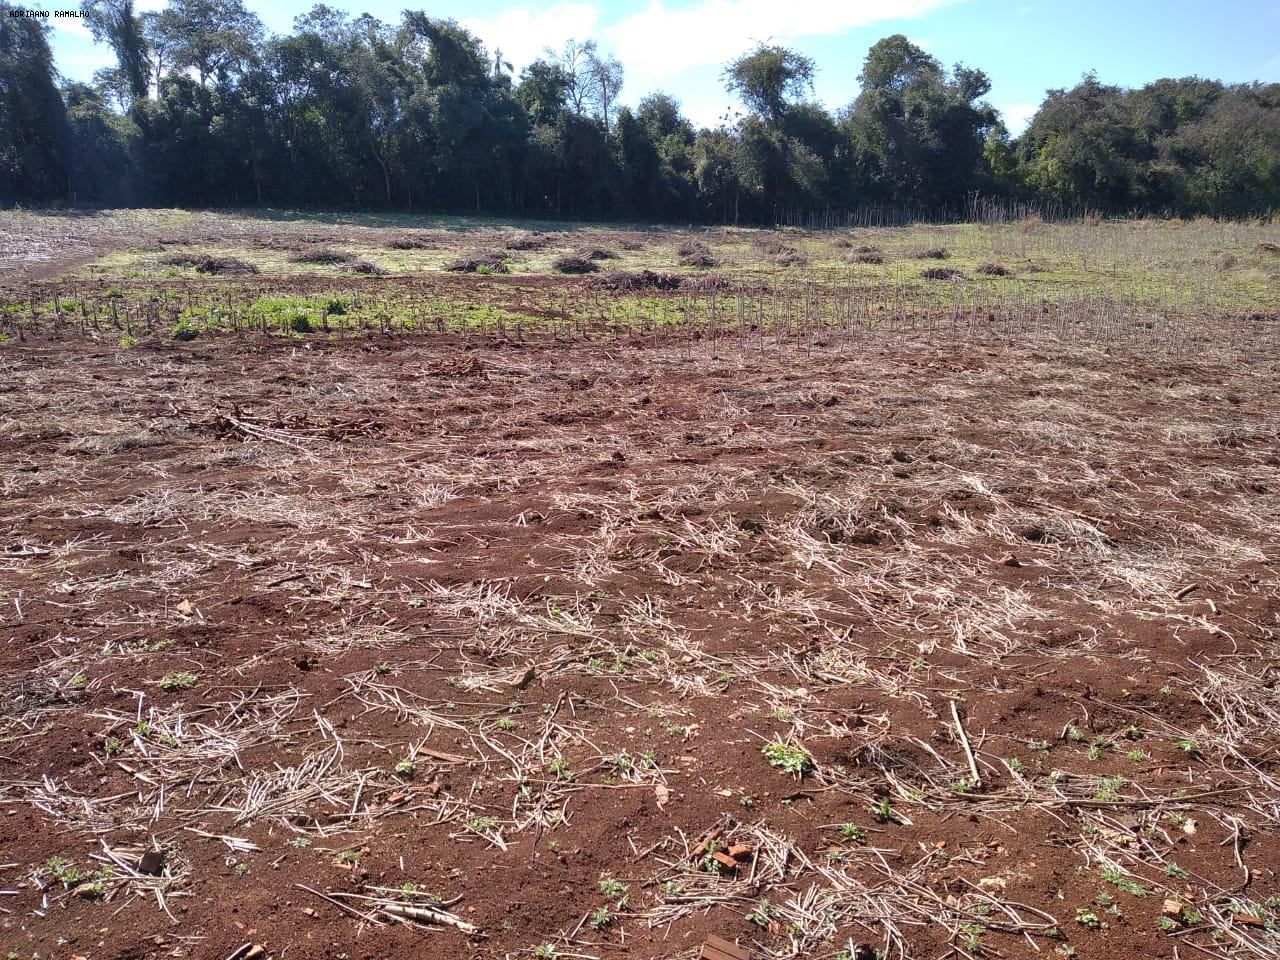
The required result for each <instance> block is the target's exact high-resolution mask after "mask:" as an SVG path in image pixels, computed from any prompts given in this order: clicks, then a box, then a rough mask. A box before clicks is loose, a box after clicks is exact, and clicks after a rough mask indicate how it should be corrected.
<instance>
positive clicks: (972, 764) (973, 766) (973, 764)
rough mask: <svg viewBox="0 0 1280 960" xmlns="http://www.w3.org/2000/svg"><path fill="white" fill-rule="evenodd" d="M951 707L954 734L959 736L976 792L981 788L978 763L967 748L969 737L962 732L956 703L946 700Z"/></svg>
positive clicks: (970, 749)
mask: <svg viewBox="0 0 1280 960" xmlns="http://www.w3.org/2000/svg"><path fill="white" fill-rule="evenodd" d="M947 703H949V704H950V705H951V721H952V722H953V723H954V724H955V725H956V733H957V734H959V735H960V746H962V747H964V756H965V759H966V760H968V761H969V774H970V776H971V777H972V779H973V786H974V789H975V790H976V789H977V788H978V787H981V786H982V776H981V774H979V773H978V761H977V759H976V758H975V757H974V755H973V747H971V746H969V737H968V735H967V734H966V733H965V732H964V724H963V723H961V722H960V713H959V711H958V710H956V702H955V701H954V700H948V701H947Z"/></svg>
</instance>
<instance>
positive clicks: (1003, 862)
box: [0, 336, 1280, 960]
mask: <svg viewBox="0 0 1280 960" xmlns="http://www.w3.org/2000/svg"><path fill="white" fill-rule="evenodd" d="M715 353H718V354H719V355H718V356H717V355H714V354H715ZM1276 374H1277V365H1276V363H1275V362H1274V361H1273V360H1272V361H1268V360H1266V359H1262V358H1249V357H1242V356H1224V357H1215V356H1203V357H1197V358H1195V359H1190V360H1178V361H1169V360H1163V359H1162V360H1160V361H1158V362H1157V361H1154V360H1144V359H1142V358H1135V357H1132V356H1119V355H1115V356H1112V355H1108V354H1104V353H1101V352H1091V351H1084V350H1081V351H1076V352H1067V351H1065V350H1062V349H1059V348H1053V349H1048V348H1046V349H1045V350H1043V351H1036V350H1030V349H1005V350H1002V351H999V352H997V351H994V350H981V349H976V348H975V349H968V348H959V349H957V348H956V347H954V346H951V345H948V346H947V347H945V348H942V347H934V346H930V345H929V344H927V343H915V344H901V345H896V346H892V347H888V346H884V347H877V348H872V347H868V346H866V345H865V344H858V345H857V347H856V350H855V349H853V348H851V347H850V346H849V345H843V346H842V344H841V343H840V342H839V341H838V340H837V341H836V342H835V343H829V344H827V345H826V346H825V347H818V348H815V349H812V350H810V351H802V350H798V349H794V348H792V347H789V346H782V347H779V346H772V347H769V348H768V349H767V350H766V349H760V350H757V349H755V348H753V349H751V350H750V351H746V352H741V351H738V350H735V349H731V348H720V349H718V350H717V351H714V352H713V350H712V349H711V348H710V347H709V346H707V345H705V344H701V345H700V344H689V343H684V344H676V345H666V346H663V345H659V346H653V345H651V344H647V343H646V344H627V343H610V344H607V345H600V344H586V343H575V344H566V343H558V344H552V343H542V344H537V343H531V344H525V345H513V344H505V345H499V344H494V345H482V344H478V343H477V342H472V343H470V344H466V345H465V346H464V345H463V344H462V343H460V342H457V341H454V340H451V339H449V338H447V337H443V336H439V337H437V336H416V337H405V338H385V339H384V338H379V337H376V336H374V337H367V338H363V339H359V340H348V341H333V342H324V341H319V340H316V341H280V340H272V339H268V338H261V339H252V338H246V339H241V338H232V337H226V338H215V339H208V340H205V339H202V340H199V341H196V342H194V343H189V344H174V345H171V346H151V345H144V346H142V347H139V348H137V349H133V350H120V349H115V348H114V347H112V348H106V349H104V348H102V347H100V346H95V345H92V344H88V343H84V342H81V341H79V340H76V339H71V340H68V341H64V342H52V341H48V340H42V339H40V338H38V337H33V338H32V339H29V340H27V341H25V342H23V343H18V342H15V341H10V342H8V343H5V344H4V345H3V346H2V347H0V424H3V433H2V434H0V484H3V487H2V488H0V493H2V494H3V496H2V497H0V639H2V640H3V641H4V642H3V645H2V646H0V650H2V655H3V658H4V660H3V669H4V673H3V677H4V680H3V683H4V689H3V694H4V697H3V704H4V705H3V710H4V717H3V725H4V726H3V729H4V744H3V747H2V748H0V761H2V763H3V778H2V780H0V801H2V803H0V811H2V812H3V817H0V863H2V864H3V868H2V869H0V888H3V891H2V892H3V894H4V895H3V896H2V897H0V909H3V911H4V915H3V923H4V927H3V933H2V934H0V946H3V947H4V948H5V949H6V950H11V951H13V954H12V955H14V956H20V957H28V956H37V955H38V956H40V957H72V956H81V957H87V958H94V960H97V958H103V960H106V958H144V957H145V958H152V957H155V958H159V957H201V958H204V957H210V958H228V957H231V956H233V955H234V956H238V957H244V956H259V955H260V956H264V957H267V956H269V957H276V958H281V960H283V958H290V960H293V958H298V960H302V958H321V957H325V958H339V957H349V958H409V957H415V958H417V957H441V958H443V957H450V958H452V957H476V958H499V957H518V956H524V957H528V956H532V955H534V951H535V950H536V949H538V948H539V947H541V946H542V945H544V944H547V945H551V948H552V949H554V951H556V952H555V954H551V953H548V952H547V948H545V947H544V948H543V955H544V956H550V955H558V956H563V957H601V958H604V957H611V958H612V957H634V958H659V957H661V958H674V957H692V956H694V955H696V952H697V950H698V948H699V947H700V946H701V944H702V942H703V941H704V940H705V938H706V936H707V935H708V934H712V933H714V934H718V935H720V936H723V937H725V938H728V939H730V940H736V941H738V942H739V943H741V944H742V945H744V946H747V947H749V948H750V949H752V950H754V951H755V952H756V955H758V956H761V957H764V956H770V957H782V956H802V957H833V956H836V955H837V952H838V951H840V950H847V951H849V953H848V954H847V955H848V956H858V957H863V956H866V955H868V954H866V952H865V951H859V950H858V947H859V946H860V945H864V944H866V945H870V946H872V947H875V948H878V949H881V950H884V951H886V955H888V956H910V957H945V956H948V955H959V956H974V955H979V954H980V955H982V956H1004V957H1032V956H1038V957H1047V956H1058V955H1062V954H1063V953H1067V952H1069V951H1074V953H1073V955H1075V956H1079V957H1084V958H1102V957H1105V958H1107V960H1123V958H1130V957H1175V956H1181V957H1191V956H1196V955H1199V954H1200V953H1201V952H1207V953H1208V954H1209V955H1211V956H1219V957H1226V956H1233V957H1266V956H1271V957H1274V956H1277V955H1278V954H1277V949H1278V948H1277V941H1276V935H1275V933H1274V932H1273V931H1274V929H1275V925H1276V923H1277V917H1278V916H1280V913H1278V912H1277V910H1276V908H1275V900H1274V899H1273V898H1275V897H1277V896H1278V895H1280V882H1278V880H1277V877H1276V872H1275V871H1276V869H1277V864H1280V835H1278V834H1277V828H1278V827H1280V790H1278V789H1277V783H1278V781H1277V777H1278V776H1280V770H1278V769H1277V761H1278V760H1280V753H1278V752H1277V751H1278V750H1280V687H1278V686H1277V684H1278V682H1280V664H1278V663H1277V660H1276V656H1275V650H1276V646H1275V645H1276V634H1277V630H1278V629H1280V571H1278V570H1277V565H1276V564H1277V557H1278V556H1280V554H1278V553H1277V551H1278V550H1280V500H1278V499H1277V490H1278V489H1280V436H1278V434H1277V424H1278V423H1280V419H1278V418H1280V397H1278V396H1277V393H1276V391H1275V390H1274V384H1275V378H1276ZM182 674H189V675H191V678H193V679H194V683H193V684H192V685H190V686H189V687H188V688H186V689H182V688H181V687H182V686H183V678H182V676H181V675H182ZM166 678H167V683H166V682H165V681H166ZM166 686H167V687H169V689H166ZM952 702H954V703H955V705H956V717H958V718H959V721H960V723H959V728H958V727H957V724H956V722H955V719H954V718H953V715H952V712H951V707H950V704H951V703H952ZM960 729H962V730H963V731H964V732H965V736H967V738H968V740H969V743H970V745H971V747H972V749H973V751H974V761H975V763H976V765H977V768H978V771H979V778H980V781H981V782H980V784H975V783H973V782H971V781H972V776H971V773H970V769H969V762H968V759H967V757H966V753H965V749H964V745H963V743H962V742H961V734H960V732H959V731H960ZM770 743H779V744H787V745H790V746H792V747H794V748H796V749H797V751H798V752H796V753H795V754H793V756H794V757H795V758H796V759H797V760H798V762H799V763H800V765H801V766H803V767H804V773H803V775H802V776H801V775H796V774H793V773H788V772H785V771H784V770H782V769H778V768H776V767H774V766H771V765H770V763H769V761H768V759H767V758H766V755H765V753H764V752H763V748H765V746H766V745H767V744H770ZM780 752H784V751H780ZM806 753H807V755H808V758H809V759H808V760H806V759H805V757H806ZM775 755H776V754H775ZM405 760H408V761H410V762H411V763H412V771H410V770H409V768H408V767H407V766H404V765H401V767H400V769H399V771H397V765H398V764H399V763H400V762H401V761H405ZM846 824H847V825H850V826H848V827H846V828H843V829H842V825H846ZM717 825H720V826H723V827H724V832H723V834H722V839H723V840H724V841H725V843H726V844H727V843H728V842H731V841H732V842H741V843H742V844H744V845H745V846H747V847H748V848H749V850H748V851H746V852H744V853H743V854H742V858H741V860H740V861H739V865H738V866H737V867H736V868H732V869H731V868H729V867H726V866H722V865H717V864H716V863H715V862H706V863H704V861H706V853H707V852H708V851H707V850H703V851H702V852H701V853H698V852H697V850H698V846H699V843H700V841H701V840H702V839H703V838H704V837H705V836H706V835H707V834H708V833H709V831H712V830H713V828H715V827H717ZM148 848H155V849H158V850H160V851H161V852H162V854H163V859H164V866H163V871H164V876H163V878H162V879H161V880H160V881H157V880H155V879H154V878H151V877H148V876H146V875H142V874H135V873H133V872H131V871H130V870H128V869H127V868H126V867H122V866H120V865H119V863H121V862H122V863H124V864H127V865H132V864H134V863H136V861H137V858H138V856H139V855H140V853H141V852H142V851H143V850H144V849H148ZM717 849H720V848H717ZM109 852H113V853H114V854H115V856H116V858H117V860H118V861H119V862H118V863H117V864H116V865H115V866H114V867H113V868H112V871H111V873H110V875H105V874H100V873H93V871H97V870H99V868H100V867H101V866H102V864H103V862H104V860H103V858H104V857H107V856H108V853H109ZM720 852H722V853H725V851H724V850H723V849H720ZM725 855H726V856H727V854H725ZM51 858H61V860H62V861H65V862H66V863H68V864H71V865H72V866H73V867H74V868H75V869H78V870H80V871H82V873H84V874H86V875H88V878H87V879H86V877H84V876H76V875H75V874H72V873H68V871H67V869H66V868H59V867H58V865H57V863H56V862H55V863H54V864H53V865H52V867H51V866H50V863H49V861H50V859H51ZM68 878H69V879H68ZM610 880H616V881H618V883H616V884H615V883H611V882H610ZM602 881H603V883H602ZM406 884H411V885H413V886H410V887H405V885H406ZM299 885H304V886H306V887H308V888H310V889H311V891H315V892H309V891H308V890H304V889H302V887H301V886H299ZM372 887H384V888H389V890H390V892H389V893H388V894H387V899H386V902H387V903H392V904H395V903H402V904H403V903H413V904H417V905H426V904H428V900H427V899H426V897H427V895H435V896H438V897H440V898H441V899H442V900H443V901H444V903H445V904H446V906H445V907H444V908H442V909H446V910H448V911H449V912H450V913H451V914H452V915H455V916H456V917H458V918H460V919H461V920H462V921H464V922H465V923H467V924H471V925H473V926H474V928H475V929H476V932H475V933H474V934H467V933H465V932H463V931H461V930H459V929H456V928H454V927H452V926H448V925H441V924H438V923H421V924H414V923H410V922H406V921H404V920H397V919H395V918H394V917H393V916H392V915H390V914H388V913H385V912H384V913H376V912H375V905H374V904H372V903H371V902H369V901H355V900H347V901H343V902H345V903H346V904H347V906H348V910H349V912H344V911H343V910H342V909H341V908H340V907H339V906H337V905H336V904H335V903H334V902H333V901H332V900H330V899H325V898H323V897H321V896H320V895H319V894H325V895H333V894H343V893H367V892H368V891H369V889H370V888H372ZM624 887H625V890H624V889H623V888H624ZM157 889H159V890H161V893H160V894H159V895H158V894H157ZM1167 898H1172V899H1177V900H1179V901H1180V903H1181V904H1182V905H1184V906H1185V910H1184V911H1183V912H1182V913H1181V914H1179V915H1178V916H1177V918H1176V919H1175V918H1166V921H1165V923H1164V929H1161V926H1160V923H1161V912H1162V905H1163V904H1164V901H1165V900H1166V899H1167ZM339 899H341V898H339ZM766 901H767V902H766ZM601 908H607V913H604V914H602V913H599V912H598V911H600V910H601ZM361 914H364V916H363V918H362V917H361V916H360V915H361ZM593 919H594V920H595V923H594V924H593V923H592V920H593ZM242 947H244V948H245V949H244V950H241V949H240V948H242ZM258 947H260V948H261V951H260V952H256V951H257V948H258Z"/></svg>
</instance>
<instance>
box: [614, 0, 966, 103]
mask: <svg viewBox="0 0 1280 960" xmlns="http://www.w3.org/2000/svg"><path fill="white" fill-rule="evenodd" d="M950 2H954V0H697V2H695V3H693V4H692V5H690V6H680V7H676V6H670V5H668V4H667V3H665V2H664V0H650V3H649V6H648V7H647V8H645V9H644V10H642V11H640V12H639V13H635V14H632V15H631V16H629V17H625V18H624V19H623V20H621V21H620V22H618V23H616V24H614V25H612V26H610V27H608V28H606V29H605V31H604V36H605V38H606V39H607V40H608V41H609V45H610V46H611V47H612V48H613V50H614V52H615V53H616V54H617V55H618V58H619V59H620V60H621V61H622V62H623V65H624V66H625V67H626V69H627V82H628V86H633V85H635V86H638V87H641V88H648V87H651V86H661V85H662V83H663V81H664V80H666V79H667V78H669V77H672V76H675V75H676V74H679V73H681V72H683V71H684V70H686V69H688V68H690V67H696V66H707V65H713V64H714V65H719V64H723V63H726V62H727V61H729V60H731V59H733V58H734V57H736V56H737V55H738V54H740V53H743V52H744V51H746V50H749V49H750V48H751V47H752V46H753V45H754V44H755V43H757V42H769V41H775V42H783V43H791V42H794V41H795V40H797V39H799V38H801V37H814V36H833V35H837V34H841V33H844V32H846V31H848V30H852V29H854V28H856V27H865V26H868V25H870V24H872V23H876V22H878V21H881V20H895V19H900V18H904V17H918V16H920V15H922V14H925V13H928V12H929V11H930V10H934V9H937V8H938V7H941V6H944V5H946V4H947V3H950Z"/></svg>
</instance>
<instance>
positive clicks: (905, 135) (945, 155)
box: [843, 34, 998, 209]
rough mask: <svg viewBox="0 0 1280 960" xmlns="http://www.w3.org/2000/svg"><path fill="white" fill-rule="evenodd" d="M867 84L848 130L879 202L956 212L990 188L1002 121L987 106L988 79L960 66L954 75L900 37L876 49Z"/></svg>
mask: <svg viewBox="0 0 1280 960" xmlns="http://www.w3.org/2000/svg"><path fill="white" fill-rule="evenodd" d="M861 79H862V91H861V93H859V94H858V97H857V99H856V100H854V102H853V104H852V106H851V107H850V109H849V110H848V111H847V112H846V114H845V118H844V124H843V126H844V128H845V131H846V134H847V136H848V137H849V140H850V144H851V149H852V152H853V153H854V154H855V155H857V156H859V157H860V158H861V162H862V163H863V165H864V167H865V168H866V170H867V174H868V177H869V180H870V182H869V184H868V186H869V188H870V189H871V191H872V193H873V195H874V196H876V197H878V198H879V199H881V200H889V201H893V202H896V203H918V204H922V205H924V206H925V207H928V208H933V209H942V208H944V207H947V206H951V207H953V208H954V207H957V206H959V205H960V204H962V203H963V202H964V200H965V198H966V196H967V195H969V194H970V193H972V192H974V191H977V190H981V189H983V188H984V187H989V186H991V178H990V176H989V169H988V167H987V165H986V161H985V158H984V153H985V147H986V143H987V138H988V135H989V134H990V132H991V131H992V130H993V129H994V128H995V127H996V124H997V123H998V117H997V115H996V111H995V110H994V109H993V108H992V107H991V106H989V105H988V104H986V103H985V102H983V101H982V97H984V96H986V94H987V91H988V90H989V89H990V86H991V85H990V81H988V79H987V76H986V74H984V73H983V72H982V71H981V70H973V69H970V68H968V67H963V66H957V67H956V68H955V69H954V70H953V71H952V72H951V74H950V75H948V74H947V71H945V70H944V69H943V68H942V65H941V64H940V63H938V61H937V60H935V59H934V58H933V57H931V56H929V55H928V54H927V53H925V52H924V51H923V50H921V49H920V48H919V47H917V46H916V45H915V44H913V43H911V42H910V41H909V40H908V39H907V38H906V37H904V36H902V35H900V34H899V35H895V36H892V37H886V38H885V39H884V40H881V41H880V42H879V43H877V44H876V45H875V46H873V47H872V48H871V50H870V52H869V53H868V54H867V59H866V62H865V64H864V66H863V69H862V77H861Z"/></svg>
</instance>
